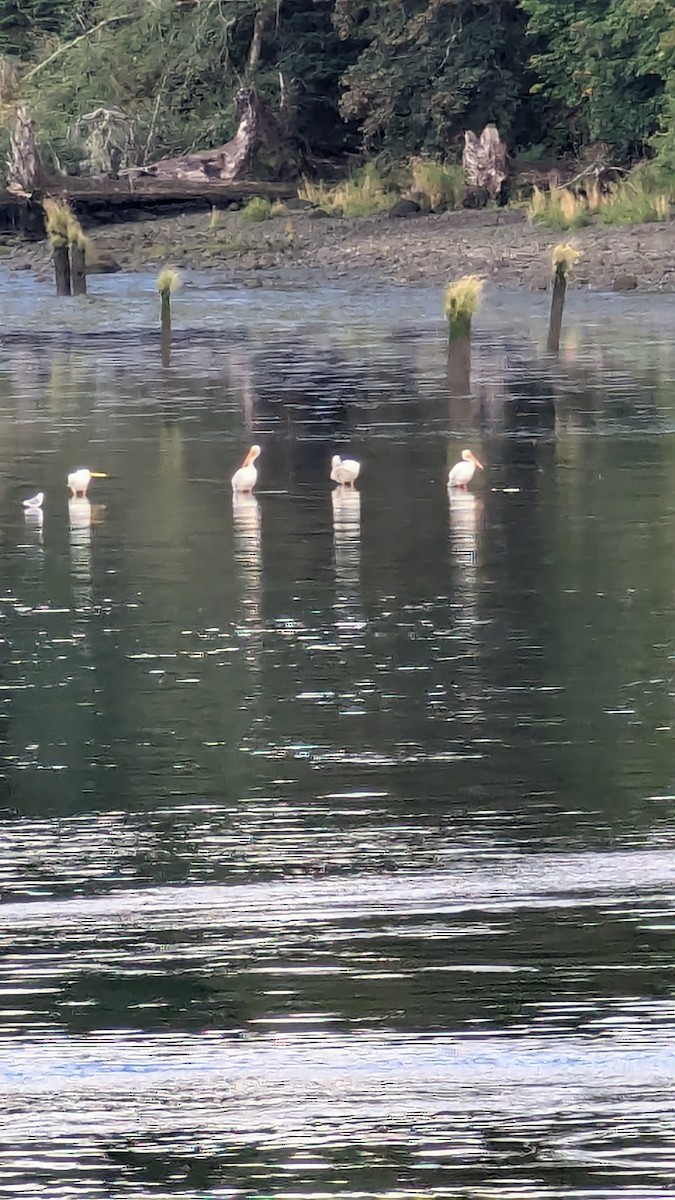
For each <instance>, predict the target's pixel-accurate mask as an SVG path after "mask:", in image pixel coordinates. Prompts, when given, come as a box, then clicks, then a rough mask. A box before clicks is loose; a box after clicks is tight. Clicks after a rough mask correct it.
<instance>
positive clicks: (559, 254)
mask: <svg viewBox="0 0 675 1200" xmlns="http://www.w3.org/2000/svg"><path fill="white" fill-rule="evenodd" d="M580 258H581V250H577V248H576V246H573V245H572V243H571V242H558V243H557V245H555V246H554V247H553V252H552V254H551V266H552V267H553V270H554V272H555V273H558V272H560V273H561V274H562V275H564V276H565V279H566V278H567V276H568V275H569V273H570V271H571V270H572V268H573V266H574V265H575V264H576V263H578V261H579V259H580Z"/></svg>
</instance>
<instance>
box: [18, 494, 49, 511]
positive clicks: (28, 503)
mask: <svg viewBox="0 0 675 1200" xmlns="http://www.w3.org/2000/svg"><path fill="white" fill-rule="evenodd" d="M44 498H45V494H44V492H38V493H37V495H36V496H29V497H28V499H27V500H24V502H23V506H24V508H25V510H26V512H37V511H38V510H39V509H41V508H42V502H43V500H44Z"/></svg>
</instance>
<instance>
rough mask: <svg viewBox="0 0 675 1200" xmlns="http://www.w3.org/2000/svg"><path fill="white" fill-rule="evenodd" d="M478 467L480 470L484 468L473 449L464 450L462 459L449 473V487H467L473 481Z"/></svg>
mask: <svg viewBox="0 0 675 1200" xmlns="http://www.w3.org/2000/svg"><path fill="white" fill-rule="evenodd" d="M476 467H478V469H479V471H482V470H483V464H482V463H479V461H478V459H477V458H476V455H475V454H473V453H472V451H471V450H462V461H461V462H458V463H455V465H454V467H453V468H452V470H451V472H450V474H449V475H448V487H457V488H465V487H466V486H467V484H468V483H471V480H472V479H473V477H474V474H475V471H476Z"/></svg>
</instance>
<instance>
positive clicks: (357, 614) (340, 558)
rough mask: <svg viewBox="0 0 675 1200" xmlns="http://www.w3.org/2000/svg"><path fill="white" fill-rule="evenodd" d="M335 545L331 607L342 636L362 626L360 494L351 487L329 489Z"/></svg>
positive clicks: (352, 634)
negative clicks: (332, 606) (333, 602)
mask: <svg viewBox="0 0 675 1200" xmlns="http://www.w3.org/2000/svg"><path fill="white" fill-rule="evenodd" d="M332 501H333V546H334V548H335V585H336V598H335V608H336V611H337V614H338V617H337V625H338V628H339V630H340V632H341V634H342V635H343V636H345V635H346V636H354V634H355V633H356V631H357V629H361V628H362V626H363V620H362V614H361V496H360V494H359V492H358V491H357V489H356V488H354V487H342V486H341V487H337V488H335V490H334V491H333V493H332Z"/></svg>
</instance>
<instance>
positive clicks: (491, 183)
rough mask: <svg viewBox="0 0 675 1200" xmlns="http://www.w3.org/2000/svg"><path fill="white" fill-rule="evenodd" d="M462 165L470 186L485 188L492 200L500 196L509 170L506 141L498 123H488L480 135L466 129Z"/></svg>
mask: <svg viewBox="0 0 675 1200" xmlns="http://www.w3.org/2000/svg"><path fill="white" fill-rule="evenodd" d="M462 167H463V168H464V174H465V175H466V180H467V183H468V184H469V186H470V187H473V188H480V189H484V190H485V191H486V192H487V193H488V195H489V196H490V199H491V200H496V199H497V198H498V196H499V193H500V192H501V190H502V185H503V183H504V181H505V179H506V177H507V174H508V172H507V169H506V143H505V142H503V141H502V140H501V138H500V136H499V130H498V129H497V126H496V125H486V126H485V129H484V130H483V132H482V133H481V135H480V137H476V134H475V133H473V132H472V131H471V130H470V129H467V130H466V132H465V134H464V152H463V154H462Z"/></svg>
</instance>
